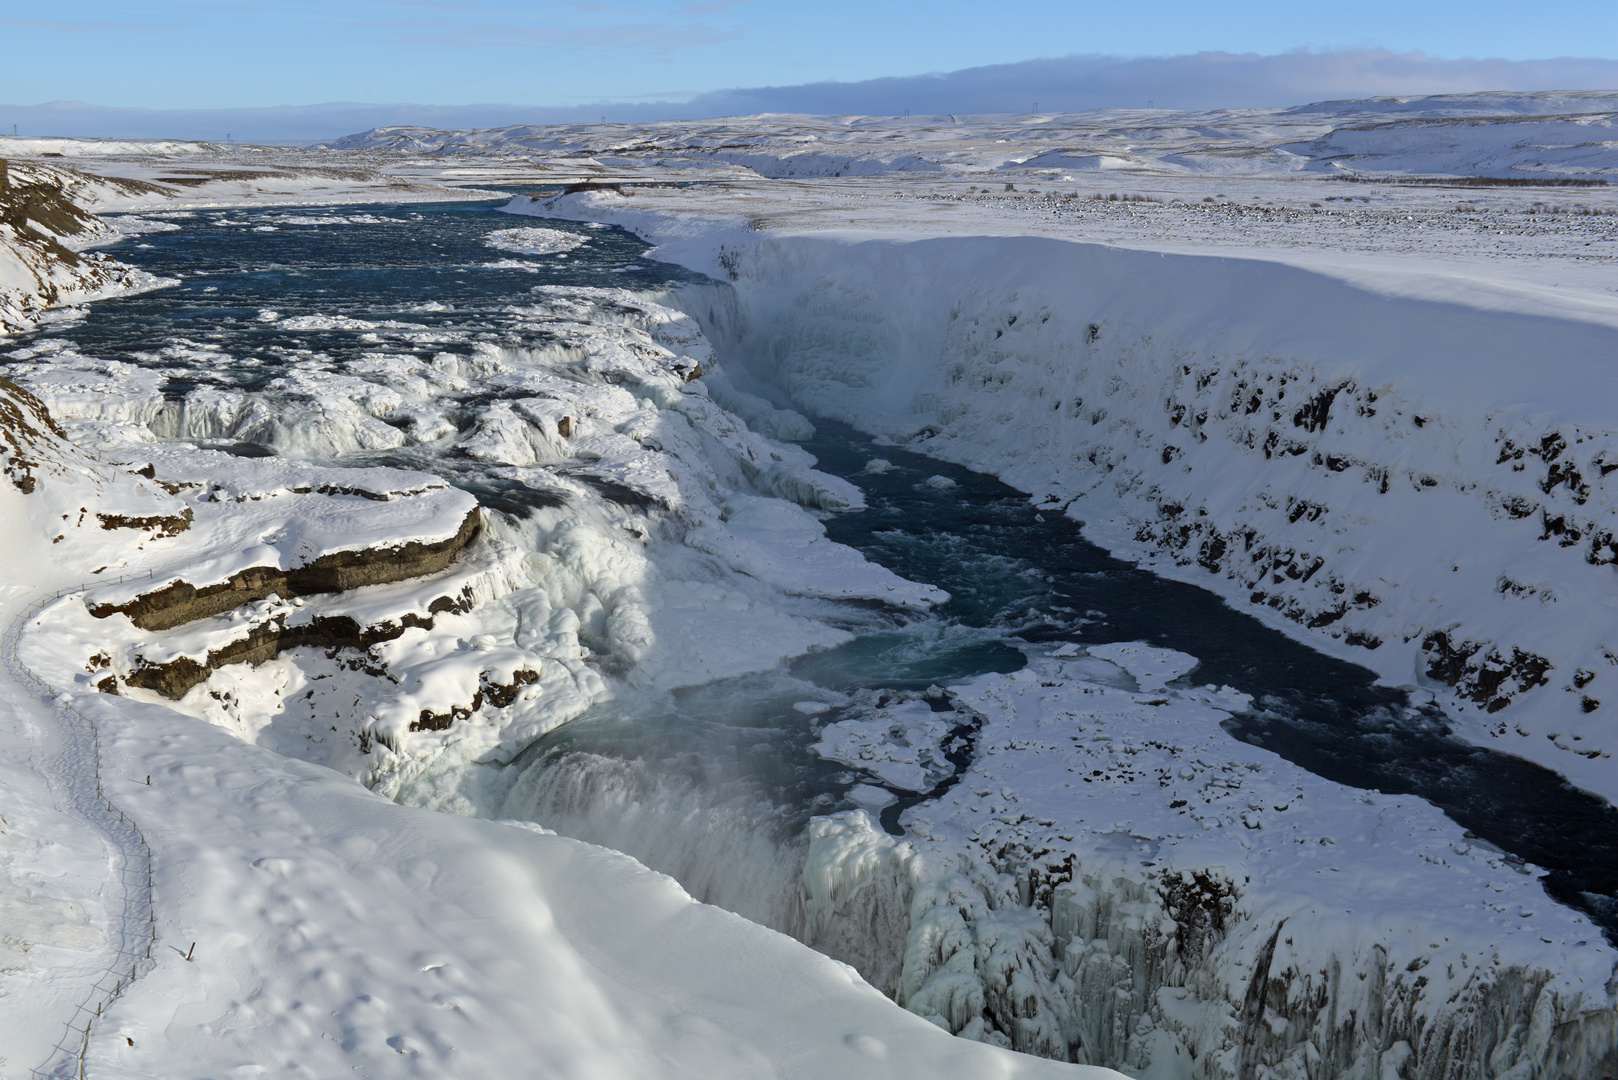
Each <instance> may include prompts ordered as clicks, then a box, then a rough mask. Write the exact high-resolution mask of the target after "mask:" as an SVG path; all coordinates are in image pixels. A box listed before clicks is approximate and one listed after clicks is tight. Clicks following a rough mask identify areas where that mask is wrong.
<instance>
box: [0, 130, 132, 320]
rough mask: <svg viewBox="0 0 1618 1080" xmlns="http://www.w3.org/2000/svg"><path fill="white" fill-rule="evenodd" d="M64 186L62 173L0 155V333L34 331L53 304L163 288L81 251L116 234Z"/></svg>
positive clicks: (61, 304)
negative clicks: (9, 161) (19, 163)
mask: <svg viewBox="0 0 1618 1080" xmlns="http://www.w3.org/2000/svg"><path fill="white" fill-rule="evenodd" d="M66 185H67V177H66V175H65V174H64V173H63V172H62V170H57V169H48V168H38V167H19V166H15V165H13V166H10V167H8V166H7V163H6V161H5V159H4V158H0V336H3V335H5V334H12V333H18V332H20V331H23V330H29V329H32V328H33V327H34V326H35V325H36V324H37V323H38V322H39V321H40V319H41V317H42V316H43V315H44V313H45V312H46V311H47V310H48V309H50V308H53V307H60V306H63V305H67V304H81V303H85V302H87V301H90V300H97V299H102V298H105V297H108V296H116V295H119V294H122V293H129V292H139V291H142V290H145V289H151V288H157V287H159V286H161V285H162V284H163V282H162V281H161V280H160V279H159V278H157V277H155V276H153V275H151V274H148V273H145V272H143V271H140V270H136V269H134V268H132V267H128V266H124V265H122V264H120V263H118V262H115V261H114V260H112V259H110V258H108V257H107V256H105V255H102V254H99V253H94V252H86V251H84V250H82V249H84V248H85V247H88V246H90V245H91V244H94V243H103V242H107V241H110V240H116V239H118V238H119V237H120V235H121V234H120V233H119V232H117V231H116V230H114V229H112V228H111V227H109V226H108V225H107V224H106V223H104V222H102V221H101V220H100V219H98V218H96V217H94V216H93V215H91V214H89V213H88V212H86V211H85V210H84V209H82V208H81V207H80V206H79V205H78V204H77V203H75V202H74V201H73V200H72V199H71V198H70V197H69V195H67V194H64V187H65V186H66Z"/></svg>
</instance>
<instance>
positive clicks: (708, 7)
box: [0, 0, 1618, 109]
mask: <svg viewBox="0 0 1618 1080" xmlns="http://www.w3.org/2000/svg"><path fill="white" fill-rule="evenodd" d="M0 41H4V42H5V50H4V57H5V61H4V64H3V65H0V102H9V103H13V104H31V103H38V102H46V101H58V100H80V101H88V102H93V103H95V104H98V105H106V106H135V107H143V108H158V109H218V108H244V107H262V106H270V105H305V104H314V103H319V102H331V101H361V102H421V103H430V104H437V105H464V104H472V103H483V102H503V103H513V104H522V105H552V106H570V105H579V104H583V103H588V102H598V101H601V102H608V103H611V102H625V103H628V102H642V101H648V100H676V101H678V100H686V99H689V98H691V97H693V96H695V95H697V94H701V93H705V92H711V91H715V90H721V89H727V88H733V87H759V86H781V85H792V84H799V83H820V82H827V81H854V80H863V79H871V78H876V77H880V76H906V75H918V74H923V73H929V72H943V71H953V70H957V69H961V68H969V67H976V66H981V65H993V64H1006V63H1012V62H1016V61H1022V60H1027V59H1031V58H1036V57H1060V56H1070V55H1092V56H1093V55H1098V54H1103V55H1111V56H1171V55H1177V54H1186V53H1194V52H1198V51H1203V50H1218V51H1225V52H1235V53H1248V52H1254V53H1261V54H1274V53H1282V52H1285V51H1288V50H1295V49H1299V48H1307V49H1312V50H1334V49H1350V50H1353V49H1365V48H1370V47H1380V48H1385V49H1388V50H1392V51H1394V52H1400V53H1402V52H1408V51H1411V50H1421V51H1423V52H1425V53H1426V54H1428V55H1429V56H1437V57H1447V58H1460V57H1501V58H1506V59H1512V60H1522V59H1531V58H1544V57H1559V56H1577V57H1607V58H1613V57H1618V0H1560V2H1558V3H1556V4H1553V5H1545V6H1543V7H1537V8H1536V7H1533V6H1525V5H1522V4H1518V3H1513V4H1507V3H1499V2H1493V0H1482V2H1479V0H1471V2H1460V0H1440V2H1421V0H1417V2H1414V3H1412V2H1410V0H1402V2H1389V0H1354V2H1343V3H1335V4H1332V3H1298V2H1296V0H1288V2H1272V0H1247V2H1240V0H1238V2H1234V3H1223V4H1215V3H1209V2H1207V0H1133V2H1130V0H1125V2H1119V0H1107V2H1105V3H1095V2H1089V0H1084V2H1073V0H1069V2H1065V3H1064V2H1045V0H1038V2H1024V3H1014V2H1006V0H998V2H988V0H929V2H927V3H921V2H914V0H911V2H884V0H817V2H814V3H786V2H780V0H739V2H738V0H613V2H597V0H571V2H566V3H551V2H543V3H520V2H515V0H325V2H318V0H167V2H155V0H120V2H105V0H103V2H91V3H80V2H73V0H60V2H57V3H54V4H49V5H46V4H40V3H38V2H37V0H32V2H29V3H19V2H13V0H0Z"/></svg>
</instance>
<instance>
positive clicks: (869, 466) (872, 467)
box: [865, 458, 897, 476]
mask: <svg viewBox="0 0 1618 1080" xmlns="http://www.w3.org/2000/svg"><path fill="white" fill-rule="evenodd" d="M896 467H897V466H895V465H894V464H893V462H891V461H889V460H888V459H887V458H872V459H871V460H870V461H867V462H866V463H865V471H866V472H868V473H870V474H872V475H873V476H881V475H882V474H883V473H890V472H892V471H893V470H894V469H895V468H896Z"/></svg>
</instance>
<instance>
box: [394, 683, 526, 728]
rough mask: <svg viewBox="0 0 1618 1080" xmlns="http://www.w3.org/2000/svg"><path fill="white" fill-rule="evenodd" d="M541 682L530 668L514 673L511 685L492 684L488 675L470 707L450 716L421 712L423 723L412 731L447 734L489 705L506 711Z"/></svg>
mask: <svg viewBox="0 0 1618 1080" xmlns="http://www.w3.org/2000/svg"><path fill="white" fill-rule="evenodd" d="M538 681H539V672H537V671H531V670H529V669H528V668H519V669H518V670H516V671H514V672H512V675H511V681H510V682H509V683H498V682H491V681H490V680H489V677H488V673H487V672H485V673H484V674H483V676H482V677H481V678H480V679H479V680H478V688H477V690H476V691H474V692H473V694H472V702H471V704H470V705H456V706H453V707H451V708H450V710H449V711H448V712H441V713H440V712H433V711H432V710H431V709H423V710H421V716H420V718H419V719H416V720H412V721H410V730H411V731H443V730H444V729H446V728H448V727H449V726H450V725H451V724H453V723H455V721H457V720H465V719H467V718H468V717H470V716H471V715H472V714H473V713H475V712H477V711H478V710H479V709H481V708H483V703H484V702H488V703H489V704H490V705H493V706H494V707H495V708H497V709H503V708H505V707H506V706H507V705H510V704H511V703H512V702H513V701H516V700H517V692H518V691H519V690H521V689H522V688H523V687H525V686H527V685H529V684H530V683H535V682H538Z"/></svg>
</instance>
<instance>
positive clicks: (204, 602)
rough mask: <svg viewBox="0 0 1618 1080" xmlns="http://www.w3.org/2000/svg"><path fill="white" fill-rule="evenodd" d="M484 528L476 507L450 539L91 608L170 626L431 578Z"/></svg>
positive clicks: (344, 555) (336, 555)
mask: <svg viewBox="0 0 1618 1080" xmlns="http://www.w3.org/2000/svg"><path fill="white" fill-rule="evenodd" d="M482 527H483V518H482V512H481V511H480V510H479V509H477V508H476V507H474V508H473V509H472V510H470V511H468V513H467V514H466V517H465V518H464V519H462V522H461V527H460V529H459V530H458V531H457V532H456V533H455V535H454V536H451V537H450V538H449V539H447V540H440V541H437V542H422V541H416V540H413V541H410V542H408V543H404V544H400V545H398V546H396V547H388V548H364V549H360V550H356V551H337V552H332V553H330V554H327V555H321V556H319V557H318V558H316V559H313V560H311V561H310V562H309V563H307V564H306V565H304V566H300V567H297V568H295V569H291V570H283V569H280V568H278V567H274V566H253V567H249V568H247V569H245V570H241V571H238V572H237V573H235V574H233V575H231V576H230V577H229V578H228V579H227V580H225V581H220V582H215V583H214V584H211V585H203V586H200V587H199V586H196V585H193V584H192V583H191V582H189V581H184V580H180V581H174V582H171V583H169V584H167V585H165V586H164V587H162V588H160V589H157V590H155V591H153V592H149V593H143V594H141V595H139V596H137V597H135V598H134V599H133V600H130V601H127V602H125V603H122V604H111V603H103V604H95V605H92V606H91V607H90V613H91V614H92V615H94V616H95V617H96V618H98V619H105V618H107V617H109V616H111V615H116V614H124V615H128V616H129V618H130V620H131V621H133V622H134V624H135V625H136V626H138V627H140V628H141V629H142V630H169V629H172V628H174V627H176V626H180V625H182V624H184V623H188V622H192V621H194V620H197V619H204V618H207V617H208V616H210V615H218V614H221V613H222V612H226V611H230V610H233V609H234V608H237V607H240V606H241V605H242V604H246V603H250V602H252V601H254V600H263V599H265V598H267V597H270V596H280V597H281V598H282V599H286V600H290V599H292V598H293V597H299V596H313V595H318V594H321V593H335V592H347V591H348V590H350V589H357V588H359V587H361V586H364V585H386V584H390V583H392V582H396V581H406V580H408V579H410V578H419V577H427V576H429V575H432V574H436V573H440V572H441V571H443V570H446V569H448V568H449V566H450V565H451V564H452V563H454V562H455V560H456V558H457V557H458V556H459V555H460V553H461V552H462V551H465V550H466V548H467V546H468V545H470V544H471V543H472V542H473V541H474V540H476V539H477V537H478V534H479V533H480V532H481V531H482ZM226 662H229V661H226ZM181 692H182V693H183V692H184V691H181ZM170 696H177V695H170Z"/></svg>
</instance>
